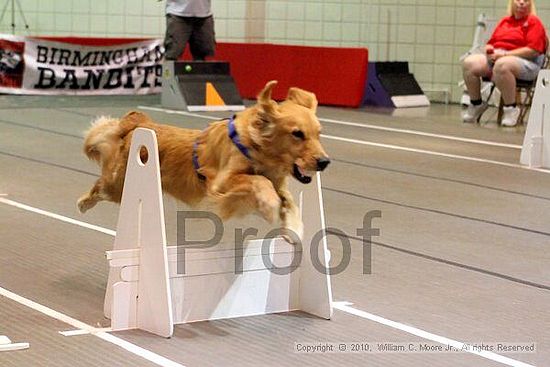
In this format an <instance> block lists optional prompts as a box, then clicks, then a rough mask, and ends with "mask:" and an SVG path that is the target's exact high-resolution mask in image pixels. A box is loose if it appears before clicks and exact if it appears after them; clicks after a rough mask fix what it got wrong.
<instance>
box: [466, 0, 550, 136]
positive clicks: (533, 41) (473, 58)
mask: <svg viewBox="0 0 550 367" xmlns="http://www.w3.org/2000/svg"><path fill="white" fill-rule="evenodd" d="M535 14H536V10H535V0H509V1H508V15H507V16H505V17H504V18H502V19H501V20H500V22H499V23H498V25H497V26H496V28H495V30H494V32H493V35H492V36H491V38H490V39H489V41H488V42H487V45H486V46H485V52H486V53H485V54H474V55H470V56H468V57H467V58H466V59H465V60H464V63H463V66H462V69H463V75H464V82H465V83H466V88H467V89H468V94H469V95H470V101H471V102H470V103H471V104H470V105H469V106H468V109H467V110H466V111H464V113H463V115H462V120H463V121H464V122H475V121H477V120H479V118H480V117H481V115H482V114H483V112H485V110H486V109H487V103H485V102H482V100H481V92H480V88H481V78H482V77H491V76H492V80H493V82H494V83H495V85H496V87H497V88H498V89H499V90H500V93H501V95H502V99H503V101H504V114H503V117H502V125H504V126H515V125H516V122H517V119H518V116H519V108H518V107H517V106H516V78H517V79H522V80H535V79H536V78H537V75H538V72H539V70H540V68H541V65H542V62H543V60H544V53H545V52H546V46H547V45H546V43H547V35H546V31H545V29H544V25H543V24H542V22H541V21H540V19H539V18H538V17H537V16H536V15H535Z"/></svg>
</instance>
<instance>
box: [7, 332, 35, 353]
mask: <svg viewBox="0 0 550 367" xmlns="http://www.w3.org/2000/svg"><path fill="white" fill-rule="evenodd" d="M28 347H29V343H12V342H11V340H10V339H9V338H8V337H7V336H5V335H0V352H9V351H14V350H21V349H27V348H28Z"/></svg>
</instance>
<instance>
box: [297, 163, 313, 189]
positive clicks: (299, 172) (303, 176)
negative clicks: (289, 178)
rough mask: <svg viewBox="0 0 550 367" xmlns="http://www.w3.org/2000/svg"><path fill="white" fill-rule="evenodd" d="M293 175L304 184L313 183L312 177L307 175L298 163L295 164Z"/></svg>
mask: <svg viewBox="0 0 550 367" xmlns="http://www.w3.org/2000/svg"><path fill="white" fill-rule="evenodd" d="M292 175H293V176H294V178H295V179H297V180H298V181H300V182H301V183H303V184H308V183H310V182H311V176H308V175H306V173H305V172H304V170H303V169H302V168H300V166H298V165H297V164H296V163H294V171H293V172H292Z"/></svg>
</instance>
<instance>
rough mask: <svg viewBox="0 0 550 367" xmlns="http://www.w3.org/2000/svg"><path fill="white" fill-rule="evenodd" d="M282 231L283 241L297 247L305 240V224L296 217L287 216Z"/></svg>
mask: <svg viewBox="0 0 550 367" xmlns="http://www.w3.org/2000/svg"><path fill="white" fill-rule="evenodd" d="M289 219H292V220H289ZM282 231H283V233H282V237H283V239H284V240H285V241H286V242H288V243H290V244H292V245H296V244H297V243H298V242H301V241H302V239H303V238H304V223H303V222H302V221H301V220H300V218H297V217H295V216H286V218H285V221H284V222H283V229H282Z"/></svg>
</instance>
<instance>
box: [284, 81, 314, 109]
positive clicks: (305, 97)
mask: <svg viewBox="0 0 550 367" xmlns="http://www.w3.org/2000/svg"><path fill="white" fill-rule="evenodd" d="M286 99H287V100H288V101H292V102H294V103H296V104H299V105H300V106H304V107H306V108H309V109H311V110H313V111H314V112H315V111H316V110H317V97H315V94H313V93H311V92H308V91H305V90H303V89H300V88H295V87H293V88H290V89H289V90H288V95H287V96H286Z"/></svg>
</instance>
